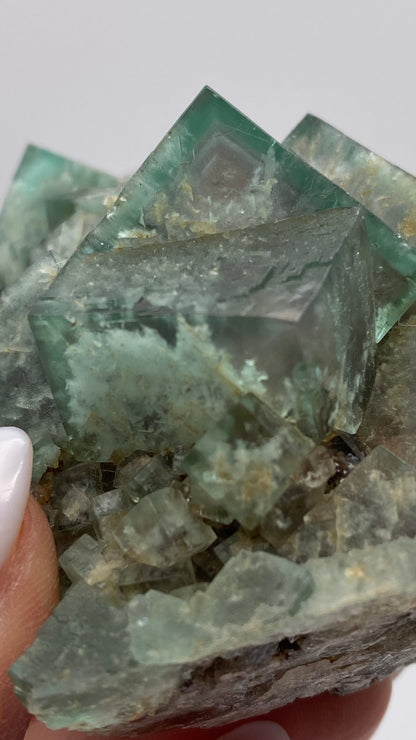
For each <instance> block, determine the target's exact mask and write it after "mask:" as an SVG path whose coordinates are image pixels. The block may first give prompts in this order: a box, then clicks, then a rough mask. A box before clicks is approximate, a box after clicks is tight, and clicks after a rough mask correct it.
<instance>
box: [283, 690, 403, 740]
mask: <svg viewBox="0 0 416 740" xmlns="http://www.w3.org/2000/svg"><path fill="white" fill-rule="evenodd" d="M391 688H392V682H391V680H390V679H387V680H386V681H381V682H379V683H375V684H373V686H371V687H370V688H368V689H364V690H363V691H357V692H355V693H353V694H347V695H346V696H337V695H336V694H321V695H319V696H315V697H313V698H311V699H302V700H301V701H295V702H293V704H288V705H287V706H286V707H283V708H282V709H278V710H276V711H275V712H272V713H271V714H270V715H268V719H271V720H275V721H276V722H280V723H281V724H282V726H283V727H284V728H285V730H286V731H287V733H288V735H289V737H290V738H291V740H305V737H307V740H368V739H369V738H370V737H371V736H372V735H373V733H374V732H375V730H376V729H377V727H378V725H379V724H380V722H381V720H382V718H383V716H384V713H385V711H386V709H387V706H388V704H389V701H390V696H391ZM306 729H307V730H308V732H307V735H306V733H305V730H306Z"/></svg>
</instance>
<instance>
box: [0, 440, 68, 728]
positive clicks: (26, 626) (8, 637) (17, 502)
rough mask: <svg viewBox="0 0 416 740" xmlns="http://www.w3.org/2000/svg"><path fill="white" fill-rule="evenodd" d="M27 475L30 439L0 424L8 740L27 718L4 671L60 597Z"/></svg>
mask: <svg viewBox="0 0 416 740" xmlns="http://www.w3.org/2000/svg"><path fill="white" fill-rule="evenodd" d="M31 475H32V445H31V442H30V439H29V437H28V436H27V435H26V434H25V432H23V431H22V430H20V429H17V428H16V427H0V635H1V641H0V737H2V738H3V737H4V738H6V737H7V738H8V740H18V739H19V738H21V737H22V736H23V735H24V730H25V728H26V727H27V724H28V722H29V716H28V714H27V712H26V710H25V709H24V707H23V706H22V705H21V703H20V702H19V700H18V699H17V697H16V696H15V694H14V691H13V687H12V684H11V681H10V679H9V677H8V669H9V667H10V665H11V664H12V663H13V662H14V661H15V660H16V658H17V657H18V656H19V655H20V654H21V653H22V652H23V651H24V650H25V649H26V648H27V647H28V646H29V645H30V644H31V643H32V642H33V640H34V639H35V636H36V633H37V631H38V629H39V627H40V626H41V624H42V622H44V621H45V619H46V617H47V616H48V615H49V614H50V612H51V611H52V609H53V607H54V605H55V604H56V602H57V600H58V578H57V563H56V555H55V548H54V543H53V538H52V534H51V531H50V529H49V525H48V522H47V520H46V518H45V516H44V514H43V512H42V510H41V509H40V507H39V505H38V504H37V503H36V501H35V500H34V499H33V498H32V497H31V496H29V488H30V480H31Z"/></svg>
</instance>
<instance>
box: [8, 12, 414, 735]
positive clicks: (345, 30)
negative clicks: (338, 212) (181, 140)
mask: <svg viewBox="0 0 416 740" xmlns="http://www.w3.org/2000/svg"><path fill="white" fill-rule="evenodd" d="M414 7H415V6H414V3H412V2H410V0H409V2H405V1H404V0H395V2H394V3H393V2H391V3H389V4H388V5H386V4H382V3H381V2H380V1H379V2H375V1H374V0H369V1H368V2H366V0H362V2H356V1H355V0H350V2H349V3H345V2H340V1H339V0H338V2H335V0H331V1H330V0H309V1H308V0H291V2H287V3H284V4H280V3H279V2H273V1H272V0H256V1H255V2H252V1H251V2H247V0H228V2H227V0H205V2H200V1H199V0H170V1H169V0H166V2H164V1H163V0H153V1H152V2H145V1H141V0H118V2H117V3H115V2H108V0H71V2H62V1H61V0H36V2H33V0H20V2H19V0H0V134H1V136H0V157H1V167H0V200H1V199H2V198H3V196H4V194H5V192H6V189H7V186H8V183H9V180H10V178H11V177H12V174H13V172H14V169H15V168H16V166H17V164H18V161H19V159H20V156H21V154H22V151H23V149H24V147H25V145H26V144H27V143H28V142H33V143H36V144H38V145H41V146H45V147H47V148H49V149H52V150H55V151H57V152H59V153H62V154H65V155H67V156H69V157H72V158H74V159H78V160H80V161H85V162H87V163H89V164H91V165H95V166H97V167H100V168H102V169H107V170H109V171H112V172H114V173H117V174H120V175H125V174H128V173H130V172H132V171H133V170H134V169H136V168H137V167H138V166H139V165H140V164H141V162H142V161H143V159H144V158H145V157H146V156H147V154H148V153H149V152H150V151H151V149H152V148H153V147H154V146H155V145H156V144H157V143H158V141H159V140H160V138H161V137H162V136H163V135H164V133H165V132H166V131H167V129H168V128H169V127H170V125H171V124H172V123H173V122H174V121H175V120H176V118H177V117H178V116H179V115H180V113H181V112H182V111H183V109H184V108H185V106H187V105H188V103H189V102H190V101H191V100H192V99H193V98H194V97H195V95H196V94H197V92H198V91H199V90H200V88H201V87H202V86H203V85H204V84H210V85H211V86H212V87H214V88H215V89H217V90H218V92H219V93H221V94H222V95H223V96H225V97H226V98H228V99H229V100H230V101H231V102H232V103H233V104H234V105H236V106H237V107H238V108H240V109H241V110H242V111H243V112H245V113H246V114H247V115H249V116H250V117H251V118H253V119H254V120H255V121H256V122H257V123H258V124H259V125H261V126H262V127H263V128H265V129H266V130H267V131H268V132H269V133H271V134H272V135H274V136H275V138H277V139H282V138H283V137H284V136H285V135H286V134H287V133H288V132H289V131H290V129H291V128H292V127H293V126H294V125H295V124H296V123H297V122H298V120H299V119H300V118H301V117H302V116H303V115H304V114H305V113H306V112H308V111H309V112H312V113H315V114H316V115H319V116H320V117H322V118H324V119H326V120H328V121H329V122H330V123H333V124H334V125H336V126H337V127H338V128H340V129H342V130H343V131H344V132H345V133H348V134H349V135H351V136H352V137H354V138H355V139H357V140H358V141H360V142H362V143H363V144H366V145H367V146H369V147H370V148H372V149H373V150H374V151H376V152H377V153H379V154H382V155H384V156H385V157H387V158H388V159H390V160H392V161H393V162H395V163H396V164H399V165H400V166H402V167H404V168H405V169H408V170H409V171H410V172H414V173H416V147H415V123H416V96H415V71H416V70H415V60H416V55H415V21H416V10H415V9H414ZM415 684H416V669H414V668H411V669H409V670H408V671H405V672H404V673H403V674H402V675H401V676H400V677H399V679H398V680H397V682H396V688H395V692H394V697H393V702H392V705H391V709H390V710H389V713H388V715H387V717H386V719H385V720H384V722H383V725H382V727H381V728H380V730H379V731H378V732H377V733H376V735H375V736H374V740H392V738H395V737H398V738H399V737H400V740H414V736H415V732H414V730H413V727H412V726H411V722H412V720H414V717H415V709H414V706H413V704H412V697H413V686H415Z"/></svg>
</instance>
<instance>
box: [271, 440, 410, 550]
mask: <svg viewBox="0 0 416 740" xmlns="http://www.w3.org/2000/svg"><path fill="white" fill-rule="evenodd" d="M404 536H405V537H415V536H416V471H415V469H414V468H413V467H411V466H410V465H408V464H407V463H406V462H404V461H403V460H401V459H400V458H398V457H396V455H394V454H393V453H392V452H390V451H389V450H387V449H386V448H384V447H381V446H380V447H376V448H375V449H374V450H372V452H371V453H370V454H369V455H368V457H366V458H365V459H364V460H363V461H362V462H361V463H360V464H359V465H358V466H357V467H356V468H355V469H354V470H353V471H352V472H351V473H350V474H349V475H348V476H347V477H346V478H345V480H344V481H342V482H341V483H340V484H339V486H337V488H336V489H335V490H334V491H333V492H331V493H328V494H327V495H326V496H325V497H323V498H322V499H321V501H320V503H319V504H318V505H317V506H315V508H313V509H312V510H311V511H310V512H309V513H308V514H307V515H306V516H305V518H304V522H303V523H302V524H301V526H299V528H298V529H297V531H296V532H295V533H294V534H293V535H292V536H291V537H290V538H289V539H288V540H287V541H286V542H285V544H284V545H283V546H282V547H281V548H280V549H278V552H280V553H281V554H282V555H283V556H284V557H287V558H289V559H290V560H295V561H298V562H303V561H306V560H308V559H309V558H311V557H328V556H329V555H332V554H333V553H334V552H349V551H350V550H352V549H354V548H356V547H367V546H372V545H379V544H382V543H384V542H389V541H391V540H394V539H397V538H399V537H404Z"/></svg>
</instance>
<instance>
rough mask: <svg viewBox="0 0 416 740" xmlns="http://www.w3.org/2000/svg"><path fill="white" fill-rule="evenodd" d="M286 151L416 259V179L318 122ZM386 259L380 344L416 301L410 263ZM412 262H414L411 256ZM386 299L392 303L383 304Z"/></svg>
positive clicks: (296, 133) (303, 126)
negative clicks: (400, 241)
mask: <svg viewBox="0 0 416 740" xmlns="http://www.w3.org/2000/svg"><path fill="white" fill-rule="evenodd" d="M284 145H285V146H287V147H288V148H290V149H291V150H292V151H294V152H296V154H298V155H299V156H300V157H302V158H303V159H304V160H305V161H306V162H308V163H309V164H310V165H312V166H313V167H314V168H316V169H317V170H319V172H321V173H322V174H323V175H325V176H326V177H328V178H329V179H330V180H331V181H332V182H334V183H335V184H336V185H338V186H339V187H341V188H342V189H343V190H345V191H346V192H347V193H349V194H350V195H352V196H353V198H355V199H356V200H357V201H358V202H359V203H361V204H362V205H363V206H365V207H366V208H367V209H368V210H369V211H370V212H371V213H373V214H375V215H376V216H377V217H378V218H379V219H380V220H381V221H383V222H384V223H385V224H386V225H387V226H388V227H389V228H390V229H391V230H392V231H393V232H395V233H396V234H399V235H400V236H401V237H402V239H403V242H404V243H406V244H407V245H408V247H409V248H410V249H411V250H413V254H416V252H415V251H414V250H415V247H416V178H415V177H413V176H412V175H410V174H409V173H408V172H404V171H403V170H402V169H400V167H396V166H395V165H393V164H391V163H390V162H387V161H386V160H385V159H383V158H382V157H380V156H378V155H377V154H374V152H372V151H370V150H369V149H367V148H366V147H364V146H362V145H361V144H358V143H357V142H356V141H353V139H350V138H349V137H348V136H345V134H343V133H341V131H338V130H337V129H336V128H334V127H333V126H330V125H329V124H328V123H326V122H325V121H322V120H321V119H319V118H317V117H316V116H311V115H307V116H305V118H303V119H302V121H301V122H300V123H299V124H298V125H297V126H296V128H295V129H293V131H291V133H290V134H289V136H288V137H287V138H286V139H285V141H284ZM382 256H383V258H384V259H383V260H382V261H380V263H379V264H378V266H377V268H376V269H377V270H378V273H379V275H380V280H379V282H378V285H377V287H378V288H379V290H380V293H381V294H384V295H383V297H382V296H381V295H380V299H381V300H380V303H379V305H380V311H379V317H378V337H379V338H382V337H383V336H384V334H385V333H386V332H387V331H388V330H389V329H390V328H391V326H392V324H394V322H395V321H396V320H397V319H398V318H400V315H401V314H403V313H404V311H405V310H406V308H408V307H409V306H410V304H411V303H413V302H414V300H415V299H416V292H415V290H416V284H415V280H414V270H413V271H412V268H411V267H410V269H409V266H410V264H411V260H410V262H409V259H408V257H407V256H405V254H404V253H403V254H402V253H401V250H397V249H388V248H387V249H385V250H383V251H382ZM408 256H410V258H411V255H410V253H409V255H408ZM392 268H393V269H392ZM388 297H389V298H390V300H385V299H388ZM383 300H384V311H383V310H382V309H381V305H382V302H383Z"/></svg>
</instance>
